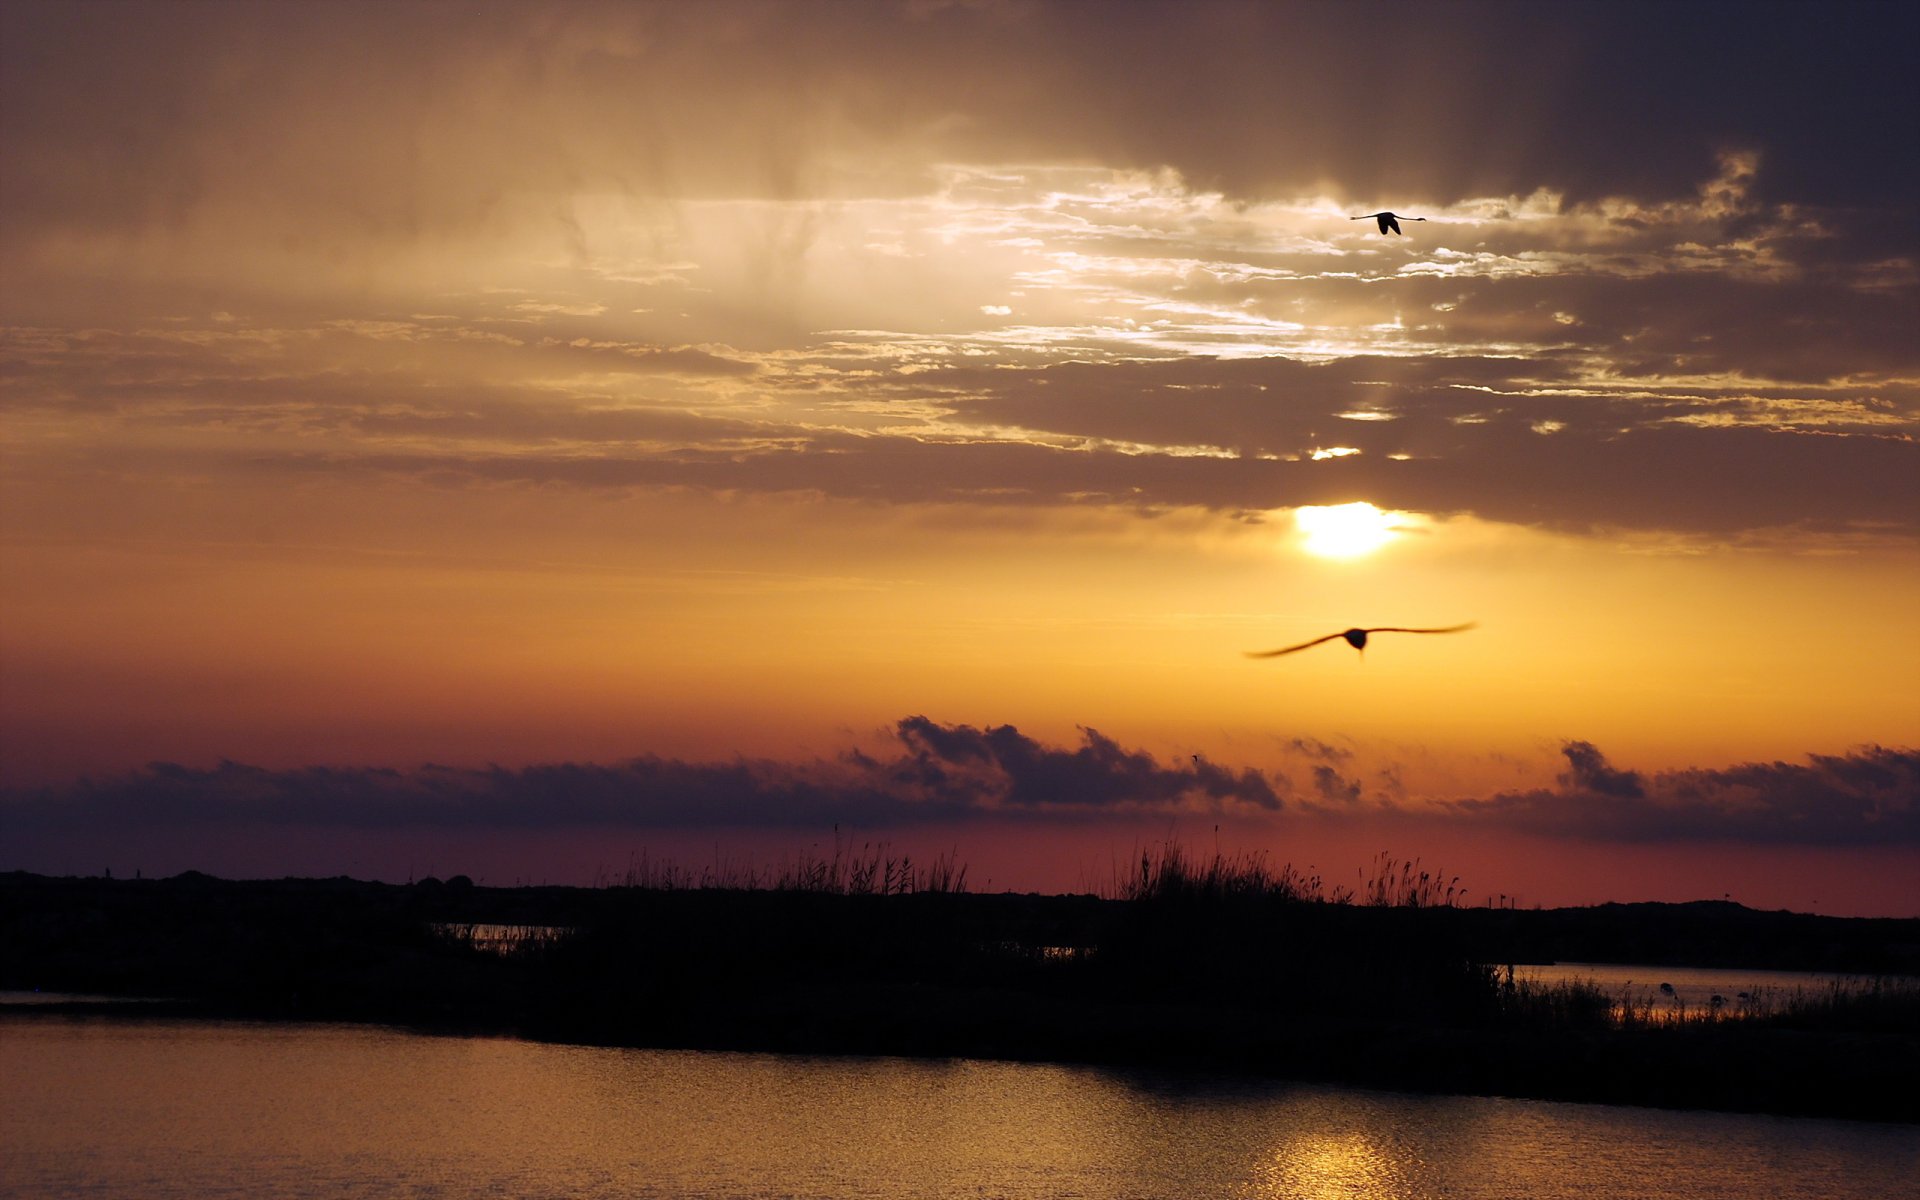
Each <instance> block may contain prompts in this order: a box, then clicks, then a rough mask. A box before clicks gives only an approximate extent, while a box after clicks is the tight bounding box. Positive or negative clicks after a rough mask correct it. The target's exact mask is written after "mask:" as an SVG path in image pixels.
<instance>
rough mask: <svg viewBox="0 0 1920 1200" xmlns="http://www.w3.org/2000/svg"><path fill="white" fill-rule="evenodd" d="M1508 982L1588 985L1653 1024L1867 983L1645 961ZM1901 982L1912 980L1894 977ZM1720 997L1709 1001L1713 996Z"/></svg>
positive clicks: (1551, 968)
mask: <svg viewBox="0 0 1920 1200" xmlns="http://www.w3.org/2000/svg"><path fill="white" fill-rule="evenodd" d="M1514 978H1515V979H1520V980H1527V979H1531V980H1534V981H1536V982H1538V983H1543V984H1557V983H1591V984H1593V985H1595V986H1596V987H1598V988H1599V989H1600V990H1601V991H1602V992H1603V993H1605V994H1606V995H1607V996H1608V997H1610V998H1611V999H1612V1000H1613V1002H1614V1003H1613V1007H1614V1011H1615V1012H1616V1013H1617V1012H1619V1011H1620V1009H1621V1008H1622V1007H1625V1006H1633V1007H1635V1008H1637V1009H1638V1010H1639V1011H1641V1012H1643V1013H1645V1014H1646V1015H1647V1016H1648V1017H1650V1018H1652V1019H1654V1020H1662V1019H1676V1018H1680V1017H1685V1016H1694V1017H1698V1016H1701V1015H1703V1014H1706V1013H1709V1012H1714V1013H1719V1014H1721V1015H1723V1016H1729V1017H1735V1016H1744V1015H1748V1014H1759V1015H1764V1014H1766V1013H1768V1012H1771V1011H1774V1010H1777V1009H1779V1008H1781V1007H1783V1006H1785V1005H1786V1004H1787V1003H1788V1002H1789V1001H1791V1000H1792V999H1793V998H1794V997H1795V996H1807V997H1815V996H1822V995H1825V994H1826V993H1827V992H1828V991H1829V990H1830V989H1833V988H1841V989H1855V988H1863V987H1867V986H1869V985H1871V983H1872V981H1873V979H1872V977H1871V976H1863V975H1833V974H1822V973H1819V972H1815V971H1774V970H1765V969H1761V968H1755V967H1676V966H1656V965H1651V964H1645V963H1579V962H1563V963H1552V964H1548V965H1545V966H1522V967H1516V968H1515V969H1514ZM1896 978H1897V979H1899V980H1900V981H1901V982H1903V983H1911V982H1912V981H1911V980H1909V979H1907V978H1906V977H1904V976H1900V977H1896ZM1716 996H1718V997H1720V1002H1719V1003H1717V1004H1716V1003H1715V1002H1714V997H1716Z"/></svg>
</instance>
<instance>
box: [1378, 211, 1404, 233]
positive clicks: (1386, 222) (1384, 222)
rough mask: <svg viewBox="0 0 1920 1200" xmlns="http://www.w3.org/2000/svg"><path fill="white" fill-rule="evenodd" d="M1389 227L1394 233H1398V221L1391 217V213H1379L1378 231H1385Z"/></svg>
mask: <svg viewBox="0 0 1920 1200" xmlns="http://www.w3.org/2000/svg"><path fill="white" fill-rule="evenodd" d="M1389 229H1391V230H1393V231H1394V232H1395V233H1399V232H1400V222H1398V221H1396V220H1394V219H1393V214H1392V213H1381V214H1380V232H1381V233H1385V232H1386V231H1387V230H1389Z"/></svg>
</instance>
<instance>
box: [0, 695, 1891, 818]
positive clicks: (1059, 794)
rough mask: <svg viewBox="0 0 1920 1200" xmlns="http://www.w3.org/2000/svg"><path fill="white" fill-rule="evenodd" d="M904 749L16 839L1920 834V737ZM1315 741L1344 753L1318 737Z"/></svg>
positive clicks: (398, 790) (148, 775) (192, 785)
mask: <svg viewBox="0 0 1920 1200" xmlns="http://www.w3.org/2000/svg"><path fill="white" fill-rule="evenodd" d="M894 737H895V745H894V746H893V748H892V750H891V752H889V753H886V754H881V755H870V754H867V753H864V752H860V751H850V752H848V753H847V754H845V755H843V756H842V757H840V758H838V759H836V760H832V761H826V760H816V761H811V762H804V763H782V762H775V761H770V760H751V761H749V760H737V761H734V762H726V763H696V762H686V761H682V760H676V759H667V758H659V757H653V756H649V757H645V758H638V759H633V760H631V761H628V762H624V763H618V764H613V765H604V766H603V765H594V764H586V763H560V764H547V765H540V766H532V767H526V768H519V769H508V768H501V767H489V768H484V769H467V768H453V767H439V766H427V767H420V768H417V769H413V770H404V771H402V770H391V769H382V768H351V767H349V768H330V767H310V768H303V769H297V770H270V769H266V768H260V767H252V766H246V765H242V764H239V763H231V762H228V763H222V764H220V765H219V766H217V767H213V768H208V769H200V768H190V767H183V766H178V765H171V764H156V765H154V766H151V767H148V768H147V769H145V770H143V771H139V772H135V773H133V774H130V775H126V776H121V777H116V778H110V779H104V780H86V781H81V782H78V783H74V784H70V785H64V786H58V787H43V788H37V789H19V790H15V791H12V792H10V793H7V794H5V795H3V796H0V830H5V831H7V832H10V833H12V834H14V835H16V836H28V835H31V834H33V833H35V832H47V831H53V830H68V831H71V830H75V829H86V828H97V829H101V830H115V831H123V830H124V831H138V830H140V829H143V828H169V829H207V830H212V829H249V828H294V827H299V828H362V829H403V828H415V829H422V828H424V829H449V830H455V829H459V830H516V829H520V830H537V829H566V828H602V827H604V828H631V829H674V828H709V827H727V828H742V829H748V828H758V829H769V830H795V829H813V830H817V829H820V828H823V827H825V826H828V825H832V824H843V825H850V826H856V827H867V828H902V827H912V826H918V825H924V824H933V823H952V822H983V821H995V820H1002V821H1004V820H1016V821H1018V820H1026V819H1034V818H1044V819H1048V820H1055V821H1077V820H1098V819H1105V818H1111V817H1114V816H1143V815H1145V816H1175V815H1179V814H1210V815H1215V816H1219V815H1227V814H1239V815H1261V814H1274V813H1277V812H1279V811H1280V810H1281V809H1282V806H1283V799H1284V801H1285V803H1286V806H1287V807H1289V808H1291V809H1293V810H1295V811H1297V812H1299V813H1302V814H1305V815H1307V816H1308V817H1309V818H1310V819H1311V818H1312V817H1314V816H1320V817H1337V818H1339V819H1341V820H1352V819H1355V818H1359V817H1364V816H1365V815H1366V814H1368V813H1375V814H1376V815H1379V816H1381V817H1383V818H1393V819H1398V818H1404V817H1409V816H1416V815H1418V816H1424V817H1425V818H1427V819H1435V820H1439V821H1441V822H1443V823H1448V824H1456V823H1457V824H1462V825H1465V826H1468V827H1488V828H1499V829H1505V830H1510V831H1519V832H1527V833H1535V834H1544V835H1547V836H1551V837H1557V838H1565V839H1571V840H1577V841H1587V842H1601V843H1607V842H1633V843H1702V842H1713V843H1733V844H1751V845H1815V846H1861V845H1878V846H1906V845H1920V751H1915V750H1910V749H1893V748H1886V747H1879V746H1874V747H1867V748H1863V749H1860V750H1856V751H1853V752H1851V753H1848V754H1844V755H1813V756H1810V757H1809V758H1808V760H1807V762H1806V763H1804V764H1792V763H1781V762H1776V763H1742V764H1737V765H1734V766H1729V767H1722V768H1705V767H1699V768H1690V769H1686V770H1678V771H1662V772H1655V773H1652V774H1643V773H1641V772H1637V771H1632V770H1626V769H1622V768H1618V767H1615V766H1613V765H1611V764H1610V763H1608V762H1607V760H1606V758H1605V756H1604V755H1603V754H1602V753H1601V752H1600V751H1599V750H1598V749H1596V748H1595V747H1594V746H1592V745H1591V744H1589V743H1587V742H1580V741H1575V742H1569V743H1567V744H1566V746H1565V747H1564V748H1563V753H1564V755H1565V757H1566V760H1567V769H1566V770H1565V771H1564V772H1563V773H1562V774H1561V775H1560V777H1559V780H1558V784H1557V786H1555V787H1552V788H1545V789H1536V790H1532V791H1524V792H1510V793H1503V794H1500V795H1496V796H1493V797H1490V798H1486V799H1465V800H1454V801H1448V802H1444V803H1438V804H1436V805H1433V806H1423V805H1418V804H1409V803H1406V802H1404V801H1394V802H1392V803H1390V804H1388V805H1387V806H1386V807H1378V806H1376V804H1374V803H1369V802H1368V801H1367V800H1366V799H1364V796H1363V788H1362V785H1361V783H1360V782H1359V781H1358V780H1357V779H1355V778H1349V777H1347V776H1346V775H1344V774H1342V773H1341V772H1340V771H1338V770H1336V769H1335V768H1334V767H1332V766H1329V765H1326V764H1325V763H1321V764H1319V765H1314V766H1312V767H1311V768H1310V775H1311V780H1312V782H1311V795H1308V796H1299V795H1294V794H1292V792H1291V787H1290V785H1289V783H1288V782H1287V780H1286V779H1285V778H1284V777H1282V776H1280V775H1277V774H1274V773H1270V772H1263V771H1258V770H1251V769H1242V770H1234V769H1231V768H1228V767H1224V766H1221V765H1220V764H1217V763H1214V762H1211V761H1209V760H1207V759H1206V758H1204V757H1201V756H1197V755H1196V756H1192V757H1190V758H1189V760H1188V761H1186V762H1162V761H1160V760H1158V759H1157V758H1155V757H1154V756H1153V755H1151V754H1148V753H1145V752H1143V751H1139V750H1129V749H1127V748H1125V747H1123V746H1121V745H1119V744H1117V743H1116V742H1114V741H1113V740H1112V739H1110V738H1107V737H1105V736H1103V735H1101V734H1100V733H1098V732H1096V731H1094V730H1091V729H1087V730H1083V731H1082V736H1081V741H1080V744H1079V745H1077V746H1071V747H1067V746H1053V745H1048V744H1046V743H1044V742H1041V741H1038V740H1036V739H1034V738H1031V737H1028V736H1027V735H1025V734H1022V733H1021V732H1020V731H1019V730H1017V729H1015V728H1014V727H1012V726H1010V725H1000V726H990V727H986V728H976V727H974V726H970V725H946V724H941V723H939V722H936V721H932V720H929V719H928V718H926V717H918V716H916V717H908V718H906V719H904V720H902V721H900V722H899V723H898V724H897V725H896V727H895V729H894ZM1308 748H1309V751H1310V752H1309V757H1310V758H1311V757H1315V756H1316V755H1315V754H1314V753H1312V752H1311V751H1313V750H1314V749H1316V748H1317V749H1320V750H1324V749H1326V748H1325V747H1323V746H1320V744H1319V743H1310V744H1309V745H1308Z"/></svg>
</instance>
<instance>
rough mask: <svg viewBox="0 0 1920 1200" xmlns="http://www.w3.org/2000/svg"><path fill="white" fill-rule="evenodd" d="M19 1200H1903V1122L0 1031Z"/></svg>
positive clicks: (167, 1035)
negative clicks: (101, 1199)
mask: <svg viewBox="0 0 1920 1200" xmlns="http://www.w3.org/2000/svg"><path fill="white" fill-rule="evenodd" d="M0 1080H4V1081H5V1090H4V1101H0V1194H4V1195H7V1196H20V1197H70V1196H141V1197H196V1198H201V1197H223V1196H232V1197H248V1198H249V1200H274V1198H280V1197H309V1196H311V1197H322V1196H324V1197H338V1196H355V1197H435V1196H446V1197H467V1196H513V1197H522V1196H524V1197H556V1198H557V1197H569V1198H580V1197H594V1198H597V1197H628V1198H631V1197H642V1198H645V1197H739V1198H744V1200H763V1198H764V1200H776V1198H788V1197H794V1198H802V1197H804V1198H818V1200H856V1198H867V1197H875V1198H879V1197H886V1198H894V1197H899V1198H910V1200H935V1198H944V1197H955V1198H959V1197H966V1198H969V1200H982V1198H991V1197H1005V1198H1008V1200H1012V1198H1024V1197H1035V1198H1038V1197H1049V1198H1053V1197H1080V1198H1083V1200H1120V1198H1126V1200H1145V1198H1152V1197H1168V1198H1174V1197H1178V1198H1179V1200H1192V1198H1195V1197H1274V1198H1280V1197H1288V1198H1299V1200H1325V1198H1331V1197H1368V1198H1372V1200H1399V1198H1410V1197H1420V1198H1426V1197H1449V1198H1466V1200H1476V1198H1481V1197H1485V1198H1492V1197H1529V1198H1531V1200H1552V1198H1554V1197H1578V1198H1579V1200H1609V1198H1612V1197H1618V1198H1620V1200H1644V1198H1645V1197H1648V1196H1685V1197H1694V1198H1710V1197H1721V1196H1724V1197H1739V1198H1741V1200H1750V1198H1751V1197H1754V1196H1768V1197H1776V1198H1779V1197H1807V1198H1809V1200H1812V1198H1816V1197H1817V1198H1820V1200H1851V1198H1855V1197H1858V1198H1860V1200H1866V1198H1868V1197H1873V1198H1876V1200H1878V1198H1882V1197H1887V1196H1894V1195H1912V1194H1913V1180H1914V1179H1916V1178H1920V1129H1916V1128H1915V1127H1913V1126H1902V1125H1891V1124H1874V1123H1860V1122H1846V1121H1825V1120H1807V1119H1798V1118H1779V1117H1756V1116H1740V1115H1730V1114H1722V1113H1683V1112H1667V1111H1661V1110H1655V1109H1634V1108H1609V1107H1602V1106H1593V1105H1576V1104H1558V1103H1544V1102H1538V1101H1518V1100H1500V1099H1485V1098H1464V1097H1434V1096H1410V1095H1400V1094H1395V1093H1387V1092H1370V1091H1363V1090H1359V1089H1352V1088H1340V1087H1324V1086H1306V1085H1290V1084H1284V1083H1271V1082H1250V1081H1234V1080H1222V1079H1217V1078H1213V1079H1209V1078H1202V1077H1193V1076H1182V1075H1174V1074H1167V1073H1154V1072H1127V1071H1113V1070H1104V1069H1096V1068H1090V1067H1071V1066H1051V1065H1039V1064H1024V1063H1001V1062H983V1061H973V1060H922V1059H845V1058H810V1057H783V1056H776V1055H759V1054H725V1053H710V1052H697V1051H660V1050H622V1049H605V1048H596V1047H579V1046H557V1045H545V1044H539V1043H533V1042H523V1041H516V1040H511V1039H501V1038H459V1037H436V1036H427V1035H421V1034H414V1033H407V1032H402V1031H398V1030H392V1029H384V1028H378V1027H367V1026H347V1025H279V1024H252V1023H239V1022H207V1021H175V1020H116V1019H111V1018H79V1019H69V1018H46V1017H27V1016H21V1015H11V1016H7V1015H0Z"/></svg>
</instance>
